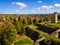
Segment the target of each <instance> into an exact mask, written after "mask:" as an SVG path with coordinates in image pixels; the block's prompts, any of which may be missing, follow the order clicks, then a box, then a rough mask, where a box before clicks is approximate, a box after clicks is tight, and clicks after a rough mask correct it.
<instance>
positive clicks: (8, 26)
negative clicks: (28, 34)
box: [0, 22, 17, 45]
mask: <svg viewBox="0 0 60 45" xmlns="http://www.w3.org/2000/svg"><path fill="white" fill-rule="evenodd" d="M2 28H3V29H2V31H1V45H11V44H12V43H13V42H14V41H15V38H16V34H17V32H16V29H15V27H14V25H13V24H12V23H10V22H5V23H4V24H3V25H2ZM0 30H1V29H0ZM2 35H3V36H2Z"/></svg>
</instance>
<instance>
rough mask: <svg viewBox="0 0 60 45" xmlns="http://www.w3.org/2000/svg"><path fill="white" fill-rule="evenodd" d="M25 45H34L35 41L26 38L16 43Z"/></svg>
mask: <svg viewBox="0 0 60 45" xmlns="http://www.w3.org/2000/svg"><path fill="white" fill-rule="evenodd" d="M23 44H24V45H27V44H29V45H33V41H32V40H31V39H30V38H28V37H26V38H25V39H22V40H20V41H18V42H16V43H15V45H23Z"/></svg>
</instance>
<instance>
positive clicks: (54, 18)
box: [52, 12, 58, 23]
mask: <svg viewBox="0 0 60 45" xmlns="http://www.w3.org/2000/svg"><path fill="white" fill-rule="evenodd" d="M57 15H58V14H57V12H54V14H53V15H52V22H53V23H57V20H58V19H57Z"/></svg>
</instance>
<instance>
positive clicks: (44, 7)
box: [41, 5, 54, 9]
mask: <svg viewBox="0 0 60 45" xmlns="http://www.w3.org/2000/svg"><path fill="white" fill-rule="evenodd" d="M41 8H42V9H51V8H54V6H51V5H50V6H42V7H41Z"/></svg>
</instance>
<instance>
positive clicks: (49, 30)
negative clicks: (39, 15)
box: [36, 24, 58, 34]
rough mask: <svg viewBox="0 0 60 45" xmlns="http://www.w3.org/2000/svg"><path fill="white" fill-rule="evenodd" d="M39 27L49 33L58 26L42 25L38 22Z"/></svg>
mask: <svg viewBox="0 0 60 45" xmlns="http://www.w3.org/2000/svg"><path fill="white" fill-rule="evenodd" d="M36 26H37V27H38V28H37V29H38V30H41V31H43V32H46V33H49V34H51V33H52V32H54V31H56V30H57V29H58V28H57V27H51V26H48V25H41V24H37V25H36Z"/></svg>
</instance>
